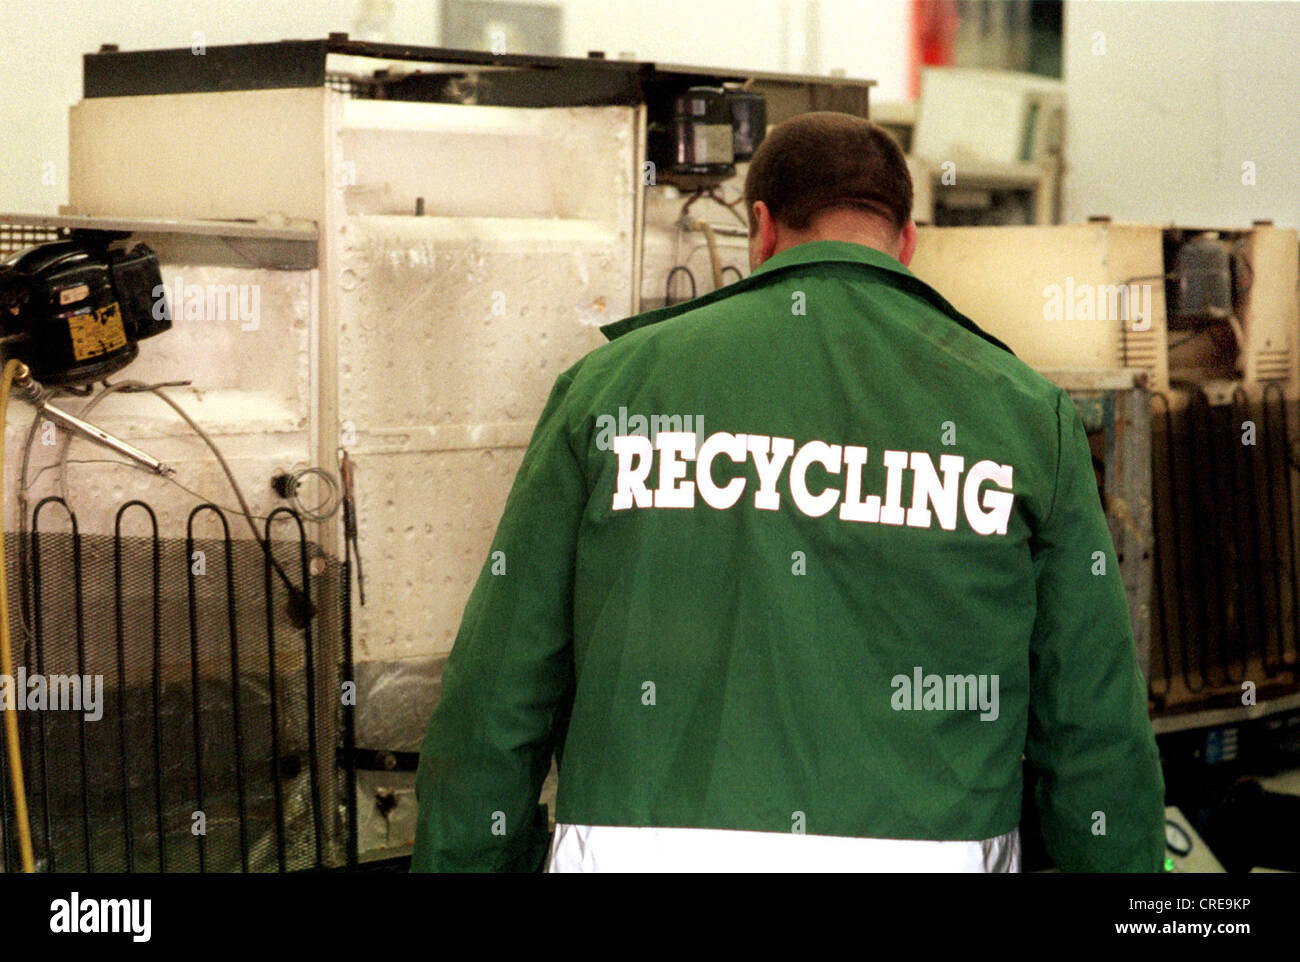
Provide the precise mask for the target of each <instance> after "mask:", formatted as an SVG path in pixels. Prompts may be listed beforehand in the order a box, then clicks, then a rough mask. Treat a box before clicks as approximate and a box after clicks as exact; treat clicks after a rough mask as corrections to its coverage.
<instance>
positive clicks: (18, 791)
mask: <svg viewBox="0 0 1300 962" xmlns="http://www.w3.org/2000/svg"><path fill="white" fill-rule="evenodd" d="M27 373H28V372H27V366H26V365H25V364H23V363H22V362H21V361H19V360H16V359H10V360H9V361H8V362H7V363H6V364H5V366H4V372H3V373H0V489H3V484H4V476H5V451H4V449H5V445H4V430H5V424H6V423H7V420H6V419H7V418H8V415H9V389H10V388H11V387H12V386H13V383H14V375H18V376H19V377H26V376H27ZM3 520H4V510H3V502H0V674H3V675H4V676H5V677H6V678H7V679H9V684H10V686H11V690H12V685H13V677H14V658H13V649H12V648H11V647H10V640H9V584H8V580H7V578H6V575H5V545H4V524H3ZM13 694H14V697H15V698H21V697H23V695H24V694H25V693H23V692H14V693H13ZM4 716H5V745H6V747H7V748H8V750H9V781H10V783H11V784H12V785H13V789H14V821H15V822H16V823H17V824H18V849H19V852H20V854H21V856H22V863H23V871H24V872H35V871H36V859H35V858H34V857H33V855H32V828H31V825H30V824H29V822H28V821H27V790H26V788H25V787H24V786H23V753H22V746H20V745H19V744H18V711H17V706H16V705H15V706H14V707H12V708H10V709H8V710H7V711H5V712H4Z"/></svg>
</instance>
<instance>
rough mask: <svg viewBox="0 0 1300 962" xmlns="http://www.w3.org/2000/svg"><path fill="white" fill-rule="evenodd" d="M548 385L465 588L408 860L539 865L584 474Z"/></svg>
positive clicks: (419, 781) (561, 401)
mask: <svg viewBox="0 0 1300 962" xmlns="http://www.w3.org/2000/svg"><path fill="white" fill-rule="evenodd" d="M570 383H571V382H570V380H569V377H568V376H567V375H561V376H560V378H559V380H558V381H557V382H556V384H555V387H554V388H553V390H552V391H551V396H550V400H549V401H548V402H547V404H546V408H545V409H544V410H543V412H542V416H541V419H540V421H539V422H538V424H537V427H536V429H535V430H534V432H533V436H532V440H531V441H530V442H529V445H528V450H527V451H526V452H525V455H524V459H523V463H522V464H521V466H520V468H519V473H518V474H517V475H516V477H515V481H514V485H513V487H512V488H511V491H510V496H509V498H508V499H507V501H506V507H505V513H504V514H503V515H502V518H501V522H500V524H499V525H498V527H497V532H496V536H495V537H494V539H493V541H492V547H491V549H490V551H489V553H488V559H487V561H486V563H485V564H484V566H483V570H482V572H481V573H480V574H479V578H478V582H477V583H476V584H475V586H474V590H473V591H472V592H471V594H470V598H469V603H468V604H467V605H466V608H465V615H464V618H463V619H462V621H461V625H460V630H459V632H458V633H457V635H456V640H455V643H454V645H453V647H452V651H451V654H450V656H449V657H448V659H447V664H446V667H445V669H444V671H443V678H442V693H441V696H440V698H439V700H438V704H437V706H436V707H435V709H434V712H433V716H432V718H431V719H430V722H429V728H428V732H427V734H426V735H425V738H424V743H423V746H422V748H421V750H420V763H419V770H418V772H417V775H416V800H417V805H418V809H419V811H418V821H417V825H416V832H415V851H414V854H413V856H412V860H411V870H412V871H425V872H468V871H537V870H539V869H540V868H541V867H542V864H543V862H544V860H545V856H546V849H547V841H548V828H547V819H546V808H545V806H544V805H539V804H538V796H539V795H540V793H541V787H542V782H543V781H544V780H545V778H546V773H547V771H548V770H549V768H550V763H551V755H552V753H553V751H554V750H555V748H556V742H557V740H559V739H560V738H562V737H563V732H562V730H561V729H562V726H563V722H562V719H563V718H564V717H566V715H567V711H566V709H565V706H566V704H567V701H568V700H569V699H571V697H572V694H571V687H572V679H573V667H572V666H573V653H572V596H573V568H574V549H575V544H576V540H577V532H578V524H579V521H580V519H581V516H582V512H583V509H584V507H585V500H586V498H585V484H584V481H583V478H582V473H581V469H580V465H579V462H578V459H577V457H576V456H575V454H574V452H573V450H572V449H571V447H570V441H569V437H568V432H567V428H566V425H565V421H566V418H565V399H566V396H567V392H568V389H569V386H570Z"/></svg>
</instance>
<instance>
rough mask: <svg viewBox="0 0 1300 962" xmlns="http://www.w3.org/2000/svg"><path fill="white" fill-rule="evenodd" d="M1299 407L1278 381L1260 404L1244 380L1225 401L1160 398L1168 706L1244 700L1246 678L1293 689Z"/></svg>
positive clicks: (1159, 616) (1260, 685)
mask: <svg viewBox="0 0 1300 962" xmlns="http://www.w3.org/2000/svg"><path fill="white" fill-rule="evenodd" d="M1294 408H1295V405H1294V404H1293V403H1288V402H1287V401H1286V400H1285V398H1284V396H1283V393H1282V390H1281V388H1280V387H1279V386H1278V385H1276V384H1270V385H1268V386H1267V387H1266V388H1265V390H1264V391H1263V394H1262V396H1261V397H1260V399H1259V400H1258V401H1255V402H1252V401H1250V400H1249V399H1248V398H1247V396H1246V395H1245V393H1244V392H1243V391H1242V390H1241V389H1240V388H1238V389H1237V391H1236V393H1235V394H1233V396H1232V401H1231V403H1229V404H1219V405H1212V404H1211V403H1210V401H1209V400H1208V399H1207V397H1206V395H1205V394H1204V393H1203V392H1202V391H1196V392H1194V393H1193V394H1191V395H1190V396H1189V397H1188V399H1187V404H1186V405H1185V406H1180V405H1177V404H1171V401H1170V399H1169V398H1168V397H1167V396H1165V395H1163V394H1155V395H1153V401H1152V412H1153V424H1152V429H1153V439H1154V451H1153V478H1154V484H1153V514H1154V521H1155V530H1156V537H1157V544H1156V552H1155V586H1154V591H1153V595H1154V597H1153V598H1152V606H1153V607H1152V615H1153V617H1152V630H1153V635H1154V644H1153V646H1152V671H1151V679H1150V680H1151V694H1152V697H1153V699H1155V702H1156V704H1157V706H1158V707H1160V708H1164V709H1177V708H1180V707H1208V706H1213V705H1221V706H1224V707H1227V706H1231V705H1240V704H1241V696H1242V683H1243V682H1245V681H1252V682H1254V683H1255V685H1256V687H1257V689H1258V690H1259V691H1260V693H1261V695H1262V694H1263V693H1265V692H1266V691H1267V690H1270V689H1271V690H1274V691H1275V692H1276V693H1279V694H1280V693H1285V692H1288V691H1294V690H1295V689H1296V687H1297V674H1298V672H1297V666H1298V658H1297V654H1298V652H1297V643H1298V641H1300V639H1298V637H1297V627H1298V622H1297V617H1296V614H1297V600H1298V599H1300V590H1298V589H1300V569H1298V568H1297V556H1296V521H1297V518H1300V512H1298V511H1297V506H1296V499H1297V496H1298V495H1300V491H1298V490H1297V486H1296V484H1295V475H1296V469H1297V466H1296V464H1295V461H1294V458H1293V454H1292V449H1291V446H1292V442H1291V421H1292V419H1293V418H1294V417H1295V411H1294ZM1252 430H1253V436H1252V434H1251V431H1252ZM1252 440H1253V442H1254V443H1249V442H1250V441H1252Z"/></svg>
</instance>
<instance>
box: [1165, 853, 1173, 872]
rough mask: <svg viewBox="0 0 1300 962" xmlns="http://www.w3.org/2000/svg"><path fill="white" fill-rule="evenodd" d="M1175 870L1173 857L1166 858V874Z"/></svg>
mask: <svg viewBox="0 0 1300 962" xmlns="http://www.w3.org/2000/svg"><path fill="white" fill-rule="evenodd" d="M1173 870H1174V858H1173V856H1172V855H1169V856H1166V857H1165V871H1166V872H1172V871H1173Z"/></svg>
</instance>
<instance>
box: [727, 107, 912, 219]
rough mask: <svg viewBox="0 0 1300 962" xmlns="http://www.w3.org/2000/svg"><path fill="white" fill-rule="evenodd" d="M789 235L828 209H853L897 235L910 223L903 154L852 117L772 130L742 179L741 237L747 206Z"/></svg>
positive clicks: (825, 116) (796, 122)
mask: <svg viewBox="0 0 1300 962" xmlns="http://www.w3.org/2000/svg"><path fill="white" fill-rule="evenodd" d="M760 200H761V201H763V203H765V204H767V207H768V210H770V211H771V212H772V217H773V218H775V219H776V220H778V221H780V222H781V223H782V224H784V225H785V226H787V227H792V228H794V229H795V230H804V229H806V228H807V227H808V226H809V225H810V224H811V223H812V222H813V220H815V219H816V218H817V217H818V216H819V215H821V214H823V213H825V212H826V211H829V210H834V209H837V208H846V207H856V208H859V209H862V210H866V211H868V212H870V213H873V214H875V215H877V216H878V217H882V218H884V219H885V220H887V221H889V223H890V224H892V225H893V226H894V228H895V230H897V231H901V230H902V229H903V228H904V227H906V226H907V222H908V220H910V219H911V216H912V175H911V174H910V173H908V170H907V160H906V159H905V158H904V157H903V151H902V150H901V149H900V148H899V146H898V143H897V141H895V140H894V138H893V137H891V136H890V135H889V134H888V133H886V132H885V131H884V130H883V129H882V128H880V127H877V126H876V125H875V124H873V123H872V122H871V121H869V120H866V119H864V118H862V117H855V116H853V115H852V114H841V113H834V112H832V111H818V112H815V113H807V114H799V115H797V116H795V117H791V118H790V119H789V120H787V121H785V122H784V123H781V124H778V125H777V126H776V127H774V128H772V131H771V132H770V133H769V134H768V135H767V138H766V139H765V140H764V141H763V143H762V144H761V145H760V146H759V148H758V150H757V152H756V153H755V154H754V159H753V160H752V161H750V164H749V173H748V174H747V175H746V177H745V207H746V209H747V210H748V211H749V232H750V234H751V235H752V234H753V233H754V232H755V231H756V230H757V229H758V225H757V224H756V223H755V222H754V203H755V202H756V201H760Z"/></svg>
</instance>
